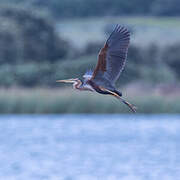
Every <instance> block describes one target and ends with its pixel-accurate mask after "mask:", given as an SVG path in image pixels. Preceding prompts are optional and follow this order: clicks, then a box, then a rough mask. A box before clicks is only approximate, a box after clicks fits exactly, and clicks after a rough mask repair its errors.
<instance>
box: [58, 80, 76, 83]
mask: <svg viewBox="0 0 180 180" xmlns="http://www.w3.org/2000/svg"><path fill="white" fill-rule="evenodd" d="M56 82H62V83H74V82H75V80H74V79H65V80H57V81H56Z"/></svg>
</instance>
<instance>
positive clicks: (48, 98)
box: [0, 89, 180, 114]
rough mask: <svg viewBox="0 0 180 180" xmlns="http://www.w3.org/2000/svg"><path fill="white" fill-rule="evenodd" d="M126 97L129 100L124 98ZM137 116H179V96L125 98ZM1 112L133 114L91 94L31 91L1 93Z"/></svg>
mask: <svg viewBox="0 0 180 180" xmlns="http://www.w3.org/2000/svg"><path fill="white" fill-rule="evenodd" d="M125 98H126V97H125ZM126 99H128V101H130V102H131V103H133V104H135V105H136V106H137V107H138V113H180V96H179V97H172V98H170V97H168V98H167V97H163V96H153V95H151V96H140V95H139V96H136V97H128V98H126ZM0 113H2V114H7V113H20V114H22V113H33V114H34V113H43V114H48V113H131V112H130V110H129V108H128V107H127V106H126V105H124V104H123V103H122V102H119V100H117V99H115V98H113V97H110V96H104V95H98V94H95V93H91V92H76V91H73V90H66V89H63V90H62V89H56V90H50V89H49V90H47V89H46V90H45V89H32V90H18V89H16V90H0Z"/></svg>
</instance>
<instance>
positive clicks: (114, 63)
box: [92, 25, 130, 89]
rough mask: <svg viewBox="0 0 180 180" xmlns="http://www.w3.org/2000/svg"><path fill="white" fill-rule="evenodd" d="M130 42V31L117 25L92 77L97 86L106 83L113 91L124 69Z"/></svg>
mask: <svg viewBox="0 0 180 180" xmlns="http://www.w3.org/2000/svg"><path fill="white" fill-rule="evenodd" d="M129 42H130V33H129V31H128V30H127V29H126V28H125V27H121V26H120V25H117V26H116V27H115V29H114V31H113V32H112V33H111V35H110V37H109V38H108V40H107V41H106V43H105V45H104V47H103V48H102V49H101V51H100V53H99V56H98V63H97V65H96V68H95V70H94V73H93V77H92V80H93V81H94V82H95V83H96V84H98V85H103V83H104V84H105V85H106V87H108V86H109V87H110V88H111V89H112V88H113V87H114V83H115V82H116V80H117V79H118V78H119V76H120V73H121V72H122V70H123V69H124V66H125V62H126V57H127V52H128V46H129ZM102 81H103V82H102Z"/></svg>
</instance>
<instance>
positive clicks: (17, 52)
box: [0, 7, 68, 64]
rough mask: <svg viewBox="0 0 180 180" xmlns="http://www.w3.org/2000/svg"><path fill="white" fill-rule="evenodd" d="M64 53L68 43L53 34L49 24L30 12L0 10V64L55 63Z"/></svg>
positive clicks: (20, 9) (53, 31)
mask: <svg viewBox="0 0 180 180" xmlns="http://www.w3.org/2000/svg"><path fill="white" fill-rule="evenodd" d="M67 53H68V44H67V42H66V41H64V40H62V39H61V38H60V37H59V35H58V34H57V33H56V32H55V28H54V24H53V22H52V21H50V20H48V19H47V18H45V17H42V16H38V15H36V14H33V12H32V11H31V10H27V9H22V8H16V7H7V8H1V9H0V62H1V63H9V64H15V63H19V62H23V63H27V62H28V61H30V60H31V61H34V62H37V61H39V62H41V61H43V60H47V61H51V62H54V61H57V60H59V59H60V58H64V57H65V56H66V55H67Z"/></svg>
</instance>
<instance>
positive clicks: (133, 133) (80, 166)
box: [0, 115, 180, 180]
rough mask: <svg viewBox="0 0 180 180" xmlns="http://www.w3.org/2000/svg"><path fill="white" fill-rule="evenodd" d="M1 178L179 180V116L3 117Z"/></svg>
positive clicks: (1, 127)
mask: <svg viewBox="0 0 180 180" xmlns="http://www.w3.org/2000/svg"><path fill="white" fill-rule="evenodd" d="M0 132H1V133H0V179H2V180H36V179H37V180H119V179H121V180H158V179H162V180H171V179H172V180H178V179H180V115H136V116H134V115H48V116H45V115H4V116H0Z"/></svg>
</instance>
